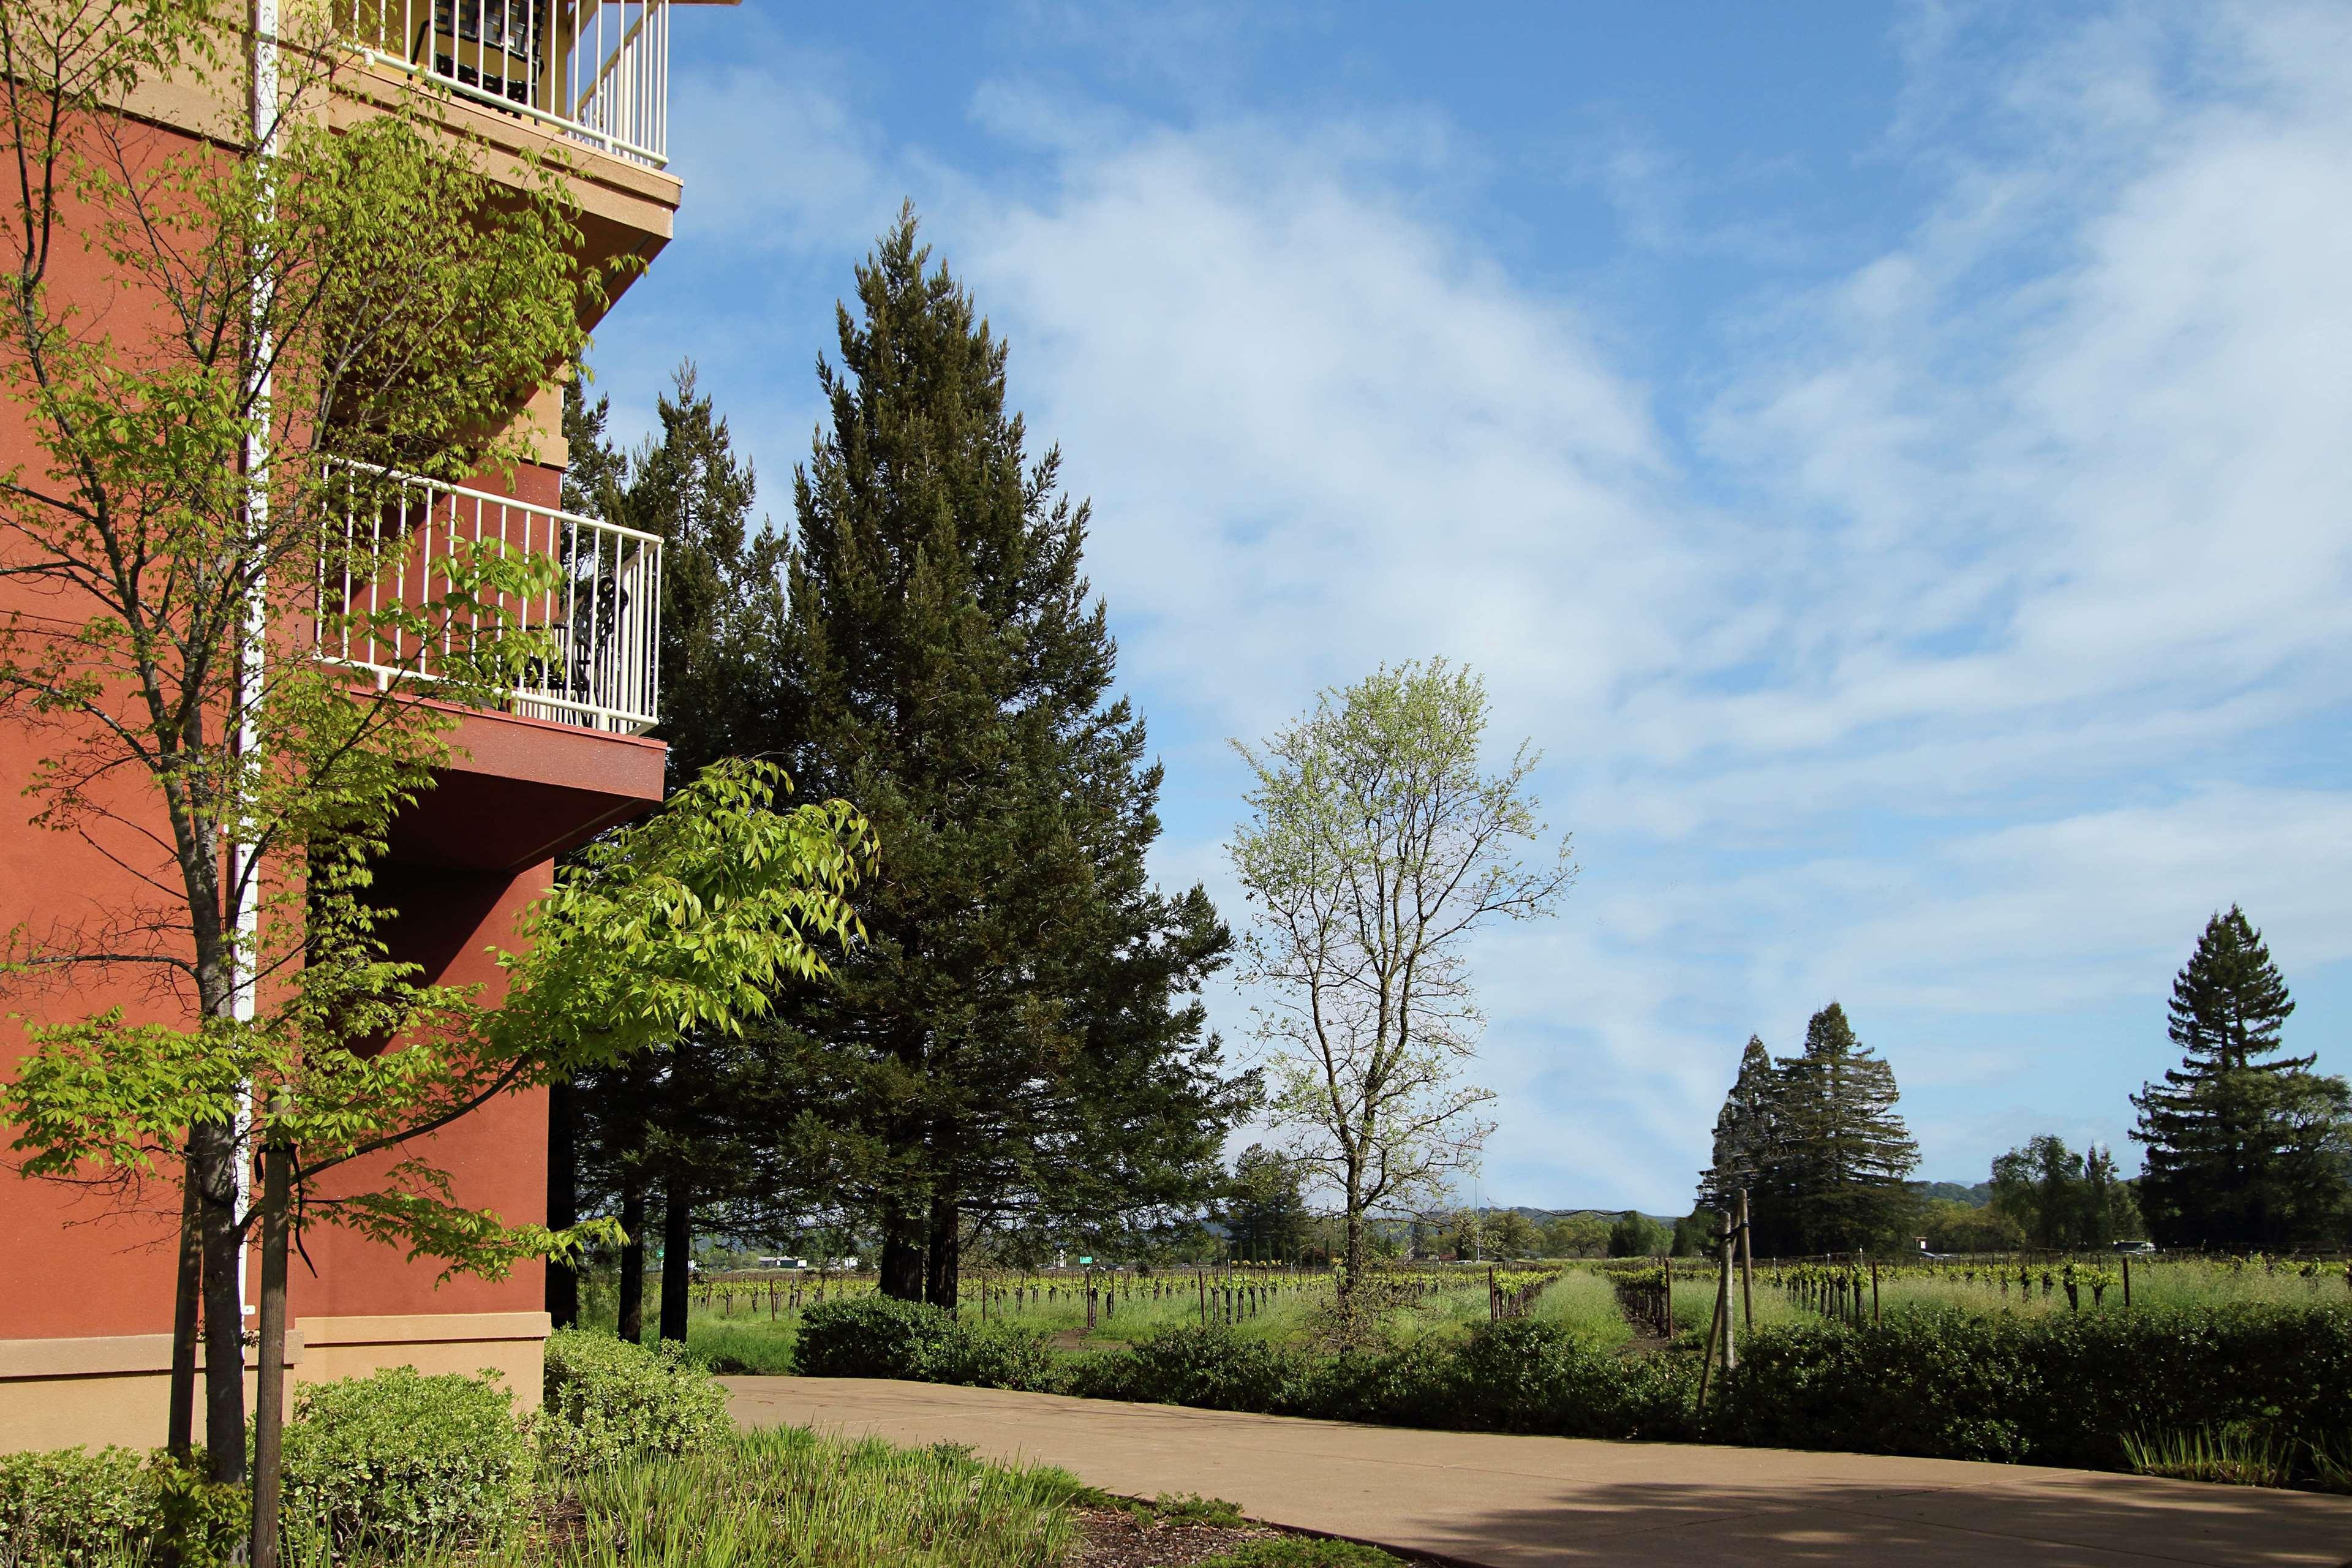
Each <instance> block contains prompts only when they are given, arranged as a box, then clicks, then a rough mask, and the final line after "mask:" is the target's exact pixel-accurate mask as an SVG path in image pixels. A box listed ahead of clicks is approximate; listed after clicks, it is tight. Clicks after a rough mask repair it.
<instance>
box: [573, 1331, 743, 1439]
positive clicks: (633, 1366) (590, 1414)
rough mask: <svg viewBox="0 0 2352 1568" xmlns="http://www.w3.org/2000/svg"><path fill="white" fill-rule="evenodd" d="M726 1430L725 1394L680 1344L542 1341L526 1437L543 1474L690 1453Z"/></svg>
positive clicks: (593, 1336) (602, 1338)
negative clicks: (541, 1392) (536, 1404)
mask: <svg viewBox="0 0 2352 1568" xmlns="http://www.w3.org/2000/svg"><path fill="white" fill-rule="evenodd" d="M733 1426H734V1423H733V1422H732V1420H731V1419H730V1417H729V1415H728V1414H727V1391H726V1389H724V1388H722V1387H720V1386H719V1383H718V1382H717V1380H715V1379H714V1378H712V1377H711V1375H710V1374H709V1373H708V1372H705V1371H704V1370H703V1369H702V1368H701V1367H699V1366H698V1365H696V1364H695V1363H693V1362H692V1361H690V1360H688V1357H687V1353H686V1348H685V1347H684V1346H683V1345H679V1344H677V1343H675V1342H663V1343H662V1344H660V1345H658V1346H656V1347H650V1348H649V1347H647V1346H645V1345H633V1344H630V1343H628V1342H625V1341H624V1340H618V1339H615V1338H614V1337H613V1336H612V1335H611V1334H603V1333H597V1332H595V1331H593V1330H588V1329H558V1330H557V1331H555V1332H554V1333H553V1334H551V1335H550V1336H549V1338H548V1342H547V1380H546V1404H545V1405H544V1406H543V1407H542V1409H541V1413H540V1415H539V1416H538V1418H537V1419H536V1421H535V1422H534V1423H533V1424H532V1436H534V1437H535V1438H536V1439H537V1440H538V1445H539V1456H540V1462H541V1465H542V1466H544V1467H545V1468H547V1469H548V1470H549V1471H551V1473H554V1474H559V1475H560V1474H570V1473H576V1472H579V1471H583V1470H592V1469H603V1468H608V1467H610V1466H613V1465H615V1464H619V1463H622V1462H624V1461H625V1460H630V1459H639V1458H656V1457H664V1456H669V1455H676V1454H685V1453H690V1452H692V1451H693V1450H695V1449H697V1448H699V1447H704V1446H705V1445H707V1444H709V1443H711V1442H713V1441H715V1440H716V1439H717V1438H719V1437H720V1436H724V1435H725V1434H726V1433H728V1432H730V1431H731V1430H732V1429H733Z"/></svg>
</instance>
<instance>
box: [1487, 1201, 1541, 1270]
mask: <svg viewBox="0 0 2352 1568" xmlns="http://www.w3.org/2000/svg"><path fill="white" fill-rule="evenodd" d="M1488 1234H1489V1236H1490V1237H1491V1245H1492V1246H1493V1247H1494V1248H1495V1255H1496V1257H1498V1258H1532V1257H1534V1256H1535V1253H1536V1247H1537V1240H1536V1227H1535V1225H1534V1223H1533V1222H1532V1221H1530V1220H1529V1219H1528V1216H1527V1215H1523V1214H1521V1213H1520V1212H1519V1211H1518V1210H1517V1209H1498V1210H1496V1212H1495V1215H1494V1222H1493V1226H1492V1228H1491V1229H1490V1231H1489V1233H1488Z"/></svg>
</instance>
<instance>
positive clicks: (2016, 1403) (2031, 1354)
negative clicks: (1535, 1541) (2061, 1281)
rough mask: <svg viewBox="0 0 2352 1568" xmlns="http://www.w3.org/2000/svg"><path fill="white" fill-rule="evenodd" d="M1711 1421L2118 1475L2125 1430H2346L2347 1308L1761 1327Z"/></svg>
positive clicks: (1767, 1439)
mask: <svg viewBox="0 0 2352 1568" xmlns="http://www.w3.org/2000/svg"><path fill="white" fill-rule="evenodd" d="M1719 1425H1720V1426H1721V1427H1722V1429H1723V1432H1724V1435H1726V1436H1733V1437H1735V1438H1737V1439H1738V1440H1739V1441H1743V1442H1748V1443H1756V1444H1769V1445H1776V1446H1780V1447H1802V1448H1832V1447H1833V1448H1845V1449H1851V1450H1855V1451H1858V1452H1862V1453H1879V1454H1916V1455H1921V1456H1924V1457H1927V1458H1954V1459H2011V1460H2019V1461H2023V1462H2026V1463H2031V1464H2037V1465H2073V1466H2079V1467H2082V1468H2088V1469H2117V1468H2125V1466H2126V1459H2125V1456H2124V1452H2123V1437H2124V1435H2125V1434H2126V1433H2130V1432H2155V1431H2193V1430H2200V1429H2203V1428H2207V1427H2224V1426H2243V1427H2247V1428H2249V1429H2252V1430H2253V1431H2255V1432H2259V1433H2262V1434H2264V1435H2266V1436H2270V1437H2273V1438H2275V1439H2279V1440H2283V1441H2284V1442H2286V1443H2289V1444H2292V1445H2295V1446H2297V1447H2300V1446H2301V1445H2303V1444H2307V1443H2312V1442H2320V1441H2325V1440H2327V1439H2330V1438H2340V1436H2342V1435H2343V1434H2345V1433H2346V1432H2347V1430H2352V1314H2347V1313H2346V1312H2344V1311H2342V1310H2337V1309H2334V1308H2327V1307H2275V1306H2261V1305H2238V1306H2224V1307H2208V1308H2182V1309H2173V1310H2154V1311H2136V1312H2130V1313H2125V1312H2117V1311H2098V1312H2080V1313H2076V1312H2063V1313H2062V1312H2053V1313H2050V1314H2048V1315H2046V1316H2041V1317H2031V1318H2028V1317H2011V1316H2004V1315H2001V1314H1998V1313H1994V1314H1968V1313H1961V1312H1957V1311H1953V1312H1916V1313H1909V1312H1906V1313H1904V1314H1902V1315H1900V1316H1897V1317H1893V1318H1889V1319H1888V1320H1887V1321H1885V1324H1883V1325H1880V1326H1876V1327H1868V1328H1862V1329H1838V1328H1835V1327H1832V1326H1830V1325H1827V1324H1822V1325H1810V1324H1809V1325H1805V1326H1802V1327H1799V1328H1792V1329H1786V1330H1782V1331H1777V1332H1775V1333H1771V1334H1759V1335H1758V1336H1757V1338H1756V1340H1755V1342H1754V1344H1753V1345H1752V1346H1751V1347H1749V1348H1748V1351H1747V1352H1746V1360H1745V1362H1744V1363H1742V1365H1741V1367H1740V1373H1739V1377H1738V1380H1737V1381H1736V1383H1735V1384H1734V1387H1733V1395H1732V1400H1731V1402H1730V1405H1729V1406H1728V1407H1727V1412H1726V1417H1725V1419H1724V1421H1723V1422H1721V1423H1720V1424H1719Z"/></svg>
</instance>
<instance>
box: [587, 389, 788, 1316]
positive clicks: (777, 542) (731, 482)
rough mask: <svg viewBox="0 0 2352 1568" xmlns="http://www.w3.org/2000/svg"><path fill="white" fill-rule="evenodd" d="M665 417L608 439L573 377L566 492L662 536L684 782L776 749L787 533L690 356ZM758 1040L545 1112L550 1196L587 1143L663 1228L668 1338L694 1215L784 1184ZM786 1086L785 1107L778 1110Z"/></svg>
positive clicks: (615, 1078)
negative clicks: (631, 438)
mask: <svg viewBox="0 0 2352 1568" xmlns="http://www.w3.org/2000/svg"><path fill="white" fill-rule="evenodd" d="M656 414H657V416H658V418H659V422H660V436H659V438H658V439H656V440H650V441H648V442H646V444H645V445H643V446H642V447H639V448H638V449H637V450H636V451H635V453H634V454H626V455H625V454H623V453H622V452H620V451H619V450H618V449H617V448H616V447H614V444H613V443H612V441H611V440H610V439H609V438H608V437H606V435H605V426H606V422H607V419H608V417H609V410H608V405H607V403H606V401H605V400H604V399H602V398H600V399H598V400H597V401H596V402H595V403H594V404H593V405H592V404H590V403H589V402H588V401H587V399H586V397H585V395H584V393H583V391H582V389H581V385H580V382H579V381H578V379H577V378H575V380H574V381H573V383H572V385H571V387H570V388H569V389H567V396H566V399H565V409H564V434H565V436H566V437H567V439H568V441H569V443H570V446H571V454H570V458H571V464H570V468H569V469H568V470H567V473H566V476H565V490H564V500H565V504H566V505H567V506H569V507H570V508H572V510H580V511H584V512H588V513H590V514H593V515H596V516H600V517H602V518H604V520H605V521H611V522H617V523H621V524H623V525H625V526H627V527H630V528H635V529H638V530H640V531H644V532H647V533H652V534H656V535H658V536H659V537H660V539H661V541H662V584H661V592H662V605H661V645H660V649H659V669H660V678H661V683H662V685H661V713H662V722H661V727H660V728H659V729H658V730H657V731H655V732H656V734H657V735H658V736H659V737H660V738H661V739H663V740H664V741H666V742H668V747H669V750H668V761H667V773H668V777H669V779H670V782H671V783H673V784H676V783H677V782H678V781H680V780H684V779H689V778H692V777H694V776H695V775H696V774H697V773H700V771H701V770H702V769H703V768H704V767H705V766H707V765H708V764H709V763H713V762H715V761H717V760H718V759H719V758H721V757H725V756H736V755H750V754H755V753H758V752H762V751H764V750H769V749H771V745H772V736H770V735H769V734H768V733H767V732H766V729H765V727H766V725H767V723H768V719H767V715H768V712H769V710H770V709H771V708H772V705H773V699H774V692H775V688H776V682H777V673H776V670H777V655H776V647H775V637H776V632H777V628H778V626H779V625H780V623H781V620H782V566H783V557H784V544H783V542H782V540H781V539H779V538H778V537H777V536H776V534H775V532H774V531H772V530H771V529H766V528H763V527H760V526H758V525H756V524H755V523H754V521H753V515H752V508H753V503H754V500H755V497H756V493H757V484H756V479H755V477H754V475H753V472H752V469H751V464H750V463H749V462H748V461H746V460H744V459H743V458H740V457H739V456H738V455H737V453H736V451H735V449H734V442H733V437H732V434H731V432H730V430H729V428H728V425H727V421H726V420H725V419H724V418H722V417H721V416H719V414H718V412H717V411H716V409H715V408H714V407H713V405H712V402H711V399H710V397H709V395H708V394H706V393H704V392H703V391H702V390H701V388H700V385H699V383H698V378H697V375H696V374H695V369H694V366H693V364H692V363H685V364H681V365H680V366H679V367H678V369H677V373H676V374H675V376H674V378H673V382H672V387H671V390H670V392H669V393H668V394H667V395H663V396H661V397H660V398H659V399H658V401H657V403H656ZM763 1038H764V1037H762V1036H761V1035H758V1034H754V1035H753V1036H751V1037H735V1036H719V1035H710V1036H688V1037H683V1038H680V1039H679V1040H677V1041H676V1042H675V1043H674V1044H672V1045H670V1046H669V1047H665V1048H664V1049H662V1050H659V1051H653V1052H646V1053H644V1054H642V1055H641V1056H639V1057H637V1058H633V1059H631V1060H630V1061H628V1062H627V1063H625V1064H623V1065H621V1066H619V1067H616V1068H610V1069H607V1070H605V1071H603V1072H601V1073H599V1074H597V1075H595V1076H594V1077H593V1078H592V1079H588V1080H585V1081H583V1083H581V1084H580V1085H579V1086H577V1087H576V1088H572V1087H570V1086H563V1087H560V1088H559V1089H558V1090H557V1092H556V1101H557V1102H556V1103H555V1104H553V1105H551V1108H550V1123H551V1131H550V1147H551V1160H550V1166H551V1184H550V1194H551V1205H553V1203H554V1202H555V1201H556V1199H557V1197H558V1196H559V1188H558V1186H557V1180H556V1172H555V1166H556V1165H557V1163H559V1152H560V1151H561V1149H562V1146H563V1145H564V1144H565V1143H567V1142H576V1144H577V1147H576V1149H574V1150H573V1151H572V1153H571V1155H570V1160H571V1163H572V1165H573V1166H574V1167H575V1168H580V1169H584V1170H585V1171H586V1172H587V1173H588V1175H589V1178H590V1182H591V1184H592V1186H593V1188H594V1190H595V1191H596V1192H597V1194H599V1195H600V1196H601V1197H603V1198H604V1199H605V1200H606V1201H607V1202H608V1203H609V1204H610V1205H613V1206H615V1207H616V1208H617V1209H618V1210H619V1212H620V1213H621V1214H622V1215H624V1216H628V1215H635V1224H634V1225H632V1224H631V1223H630V1220H629V1218H627V1217H624V1219H623V1225H624V1228H625V1229H627V1230H628V1231H629V1234H630V1235H631V1237H632V1238H633V1242H634V1244H635V1245H634V1247H633V1249H632V1250H633V1251H635V1252H641V1250H642V1247H643V1241H644V1235H643V1233H644V1232H645V1231H646V1230H647V1229H649V1228H651V1227H652V1226H658V1234H659V1236H660V1238H661V1258H662V1290H661V1303H660V1317H659V1323H660V1333H661V1335H662V1337H663V1338H665V1339H677V1340H683V1339H684V1338H685V1337H686V1325H687V1299H688V1283H689V1275H688V1268H687V1265H688V1262H689V1261H690V1260H691V1258H692V1256H693V1251H694V1240H695V1235H696V1231H697V1221H698V1215H703V1214H706V1213H709V1212H710V1211H712V1210H713V1209H715V1208H717V1207H718V1206H719V1205H726V1204H729V1203H731V1202H737V1201H740V1200H742V1199H743V1198H745V1197H746V1196H747V1195H750V1194H748V1193H747V1191H746V1189H745V1186H744V1184H745V1183H746V1182H748V1181H750V1180H751V1179H752V1178H754V1177H755V1176H757V1177H759V1178H761V1179H762V1181H763V1190H762V1192H761V1194H759V1195H761V1196H768V1195H772V1192H773V1187H774V1184H776V1182H777V1179H778V1165H777V1162H776V1161H775V1160H774V1159H773V1158H772V1155H773V1143H774V1135H775V1133H776V1132H777V1131H778V1130H779V1126H780V1123H781V1122H782V1121H788V1120H789V1119H790V1116H791V1115H792V1114H793V1109H795V1108H796V1107H795V1106H793V1105H791V1104H790V1103H789V1102H790V1096H789V1092H788V1089H787V1086H785V1085H783V1084H780V1083H779V1081H778V1080H779V1077H780V1075H782V1076H789V1075H788V1073H786V1071H785V1068H784V1067H783V1065H782V1064H781V1063H780V1062H779V1061H778V1060H777V1059H776V1056H777V1053H775V1052H774V1051H773V1050H772V1049H763V1048H762V1040H763ZM780 1098H782V1099H783V1100H786V1101H787V1102H788V1106H787V1108H786V1109H784V1110H782V1111H777V1110H776V1106H777V1101H778V1100H779V1099H780ZM762 1110H766V1111H768V1112H770V1113H771V1114H769V1115H765V1116H763V1115H761V1114H760V1112H761V1111H762ZM641 1289H642V1276H641V1274H640V1273H638V1272H637V1271H636V1270H635V1268H629V1267H625V1268H624V1269H623V1280H622V1294H623V1298H624V1300H623V1308H624V1315H625V1316H626V1315H634V1313H635V1311H636V1310H641V1309H640V1307H639V1303H638V1300H637V1296H638V1293H639V1291H640V1290H641ZM550 1291H551V1293H550V1310H551V1312H554V1311H556V1310H558V1302H559V1300H560V1294H561V1291H562V1287H561V1286H560V1285H559V1284H558V1282H557V1280H556V1277H555V1276H553V1275H551V1286H550ZM567 1304H571V1303H567ZM573 1310H576V1305H574V1306H573Z"/></svg>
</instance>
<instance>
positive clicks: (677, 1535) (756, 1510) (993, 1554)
mask: <svg viewBox="0 0 2352 1568" xmlns="http://www.w3.org/2000/svg"><path fill="white" fill-rule="evenodd" d="M1094 1496H1095V1494H1094V1493H1093V1492H1092V1491H1091V1489H1088V1488H1087V1487H1086V1486H1085V1485H1084V1484H1083V1483H1081V1482H1080V1481H1079V1480H1078V1479H1076V1477H1074V1476H1071V1475H1070V1474H1068V1473H1067V1472H1066V1471H1062V1470H1056V1469H1050V1468H1028V1467H1017V1466H1006V1465H993V1464H986V1463H982V1461H980V1460H977V1459H974V1458H971V1457H970V1456H969V1454H968V1453H965V1452H963V1451H961V1450H958V1449H955V1448H952V1447H935V1448H898V1447H891V1446H890V1445H888V1444H887V1443H884V1442H881V1441H880V1440H878V1439H869V1440H867V1441H865V1442H859V1443H847V1442H841V1441H837V1440H835V1439H831V1438H825V1437H820V1436H815V1435H814V1434H813V1433H809V1432H806V1431H802V1430H799V1429H796V1428H792V1427H779V1428H771V1429H767V1430H762V1431H756V1432H744V1433H741V1434H740V1435H738V1436H734V1437H732V1438H730V1440H728V1441H727V1442H726V1443H724V1444H721V1445H719V1446H717V1447H713V1448H710V1449H709V1450H706V1451H704V1452H702V1453H699V1454H696V1455H691V1456H688V1458H681V1459H669V1460H663V1461H660V1462H656V1463H649V1464H644V1465H637V1466H633V1467H629V1468H624V1469H621V1470H617V1471H614V1472H612V1473H610V1474H607V1475H602V1476H595V1477H591V1478H589V1479H586V1480H584V1481H583V1482H582V1483H581V1484H580V1485H579V1487H578V1489H577V1491H576V1494H575V1500H576V1504H577V1508H578V1510H579V1522H578V1523H577V1524H576V1525H575V1526H572V1527H570V1528H559V1530H558V1531H556V1532H555V1533H554V1534H553V1535H552V1537H547V1536H541V1538H540V1539H537V1540H519V1541H515V1542H508V1543H505V1544H502V1545H501V1546H500V1547H499V1548H497V1549H495V1550H493V1551H490V1552H483V1553H480V1554H478V1556H477V1557H475V1558H474V1559H472V1560H471V1563H472V1565H473V1568H541V1565H546V1568H620V1565H621V1564H624V1563H625V1564H627V1565H628V1568H748V1565H750V1564H754V1563H756V1564H760V1565H761V1568H771V1565H772V1568H799V1565H802V1564H807V1565H810V1568H815V1565H818V1564H836V1563H838V1564H851V1563H889V1564H893V1565H894V1568H896V1565H904V1568H999V1565H1003V1568H1048V1565H1049V1564H1052V1563H1057V1562H1059V1561H1060V1560H1061V1559H1062V1557H1063V1556H1064V1555H1065V1554H1066V1552H1067V1551H1068V1550H1069V1548H1070V1546H1071V1545H1072V1543H1073V1542H1075V1541H1076V1535H1077V1521H1076V1518H1075V1516H1074V1513H1073V1510H1074V1508H1075V1507H1076V1505H1077V1504H1078V1503H1080V1502H1082V1501H1087V1500H1092V1499H1093V1497H1094ZM452 1568H454V1564H453V1565H452Z"/></svg>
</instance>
